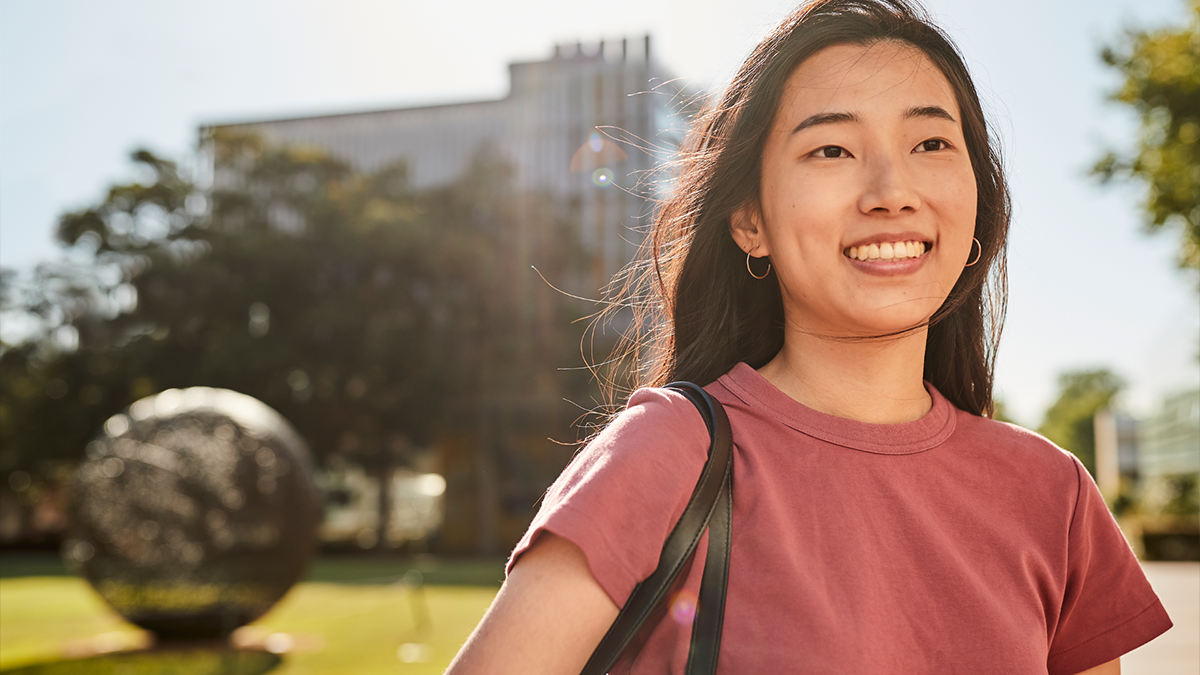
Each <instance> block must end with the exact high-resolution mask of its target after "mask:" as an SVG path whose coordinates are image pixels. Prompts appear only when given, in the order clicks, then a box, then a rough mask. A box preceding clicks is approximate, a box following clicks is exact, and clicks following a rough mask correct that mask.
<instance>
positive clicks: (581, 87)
mask: <svg viewBox="0 0 1200 675" xmlns="http://www.w3.org/2000/svg"><path fill="white" fill-rule="evenodd" d="M509 77H510V91H509V93H508V95H507V96H506V97H504V98H502V99H499V100H491V101H477V102H468V103H457V104H450V105H434V106H424V107H414V108H399V109H394V110H377V111H370V112H355V113H346V114H336V115H321V116H315V117H298V118H285V119H274V120H261V121H253V122H239V123H232V124H221V125H210V126H205V127H202V128H201V144H202V147H203V145H204V143H205V139H207V138H211V136H212V134H213V133H214V132H217V131H225V132H233V133H246V134H253V135H255V136H258V137H260V138H261V139H262V140H263V141H265V142H267V143H269V144H295V145H304V146H310V147H315V148H318V149H320V150H322V151H324V152H326V153H328V154H329V155H330V156H332V157H334V158H337V159H339V160H341V161H344V162H346V163H347V164H349V165H350V166H351V167H353V168H354V169H356V170H359V171H363V172H371V171H376V170H379V169H381V168H384V167H386V166H389V165H393V164H396V163H398V162H404V163H405V164H406V165H407V169H408V176H409V180H410V182H411V184H412V186H413V187H414V188H418V189H420V188H429V187H437V186H440V185H445V184H449V183H452V182H454V181H455V180H456V179H458V178H459V177H461V176H462V175H463V174H464V173H465V172H466V170H467V169H468V167H469V166H470V165H471V163H472V161H473V160H474V159H475V158H476V157H477V156H479V155H480V153H484V152H490V153H495V154H497V155H498V156H499V157H500V159H502V160H503V161H504V163H505V164H506V165H507V166H509V167H510V168H511V169H512V171H513V176H512V179H513V184H514V185H515V187H516V188H517V190H519V191H520V193H521V194H524V195H530V196H536V197H537V198H539V199H543V200H550V201H551V202H552V208H553V212H554V213H556V214H558V215H559V216H560V217H563V218H565V219H567V220H568V221H569V222H572V223H576V224H577V226H578V227H579V236H580V240H581V243H582V244H583V246H584V249H585V251H586V252H587V254H588V258H589V259H590V260H591V261H592V267H593V269H592V270H591V274H590V275H589V276H591V277H592V278H593V279H595V280H597V281H600V282H601V284H603V283H604V282H606V281H607V280H608V279H609V278H610V277H611V276H612V275H613V274H614V273H616V272H617V271H619V270H620V269H621V268H622V267H623V266H624V265H625V263H627V262H628V261H629V260H630V259H631V257H632V256H633V254H634V252H635V250H636V248H637V246H638V245H639V244H640V243H641V240H642V238H643V235H642V229H641V228H639V227H638V225H639V223H640V219H641V218H643V217H644V216H645V215H646V214H647V213H649V211H650V208H651V200H652V199H653V197H654V196H655V194H656V191H657V188H656V185H657V182H658V181H659V180H660V177H657V176H655V175H654V174H653V173H652V172H653V170H654V169H655V168H656V167H658V166H660V165H661V163H662V162H663V161H664V160H667V159H669V158H670V157H671V156H673V154H674V152H675V150H676V148H677V147H678V145H679V143H680V142H681V140H682V137H683V130H684V129H685V127H686V125H687V124H688V119H689V117H690V114H691V113H692V112H694V110H695V108H696V99H697V96H696V95H695V93H693V92H690V91H688V90H686V89H683V88H680V87H678V86H677V85H676V84H675V83H674V82H673V81H672V80H671V79H670V78H669V77H668V76H667V74H666V73H665V72H663V70H662V69H661V68H660V67H659V66H658V64H657V62H656V61H655V60H654V58H653V57H652V53H651V41H650V37H649V36H646V37H645V38H644V39H641V40H636V41H629V40H621V41H620V42H615V43H613V42H610V43H605V42H600V43H598V44H594V45H590V46H585V45H582V44H576V45H571V46H562V45H560V46H556V47H555V49H554V53H553V55H552V56H551V58H549V59H547V60H545V61H534V62H528V63H513V64H510V65H509ZM230 180H236V178H235V177H234V176H233V175H232V174H230V173H229V172H228V171H223V168H222V167H220V166H216V167H214V171H213V181H214V185H215V186H216V187H223V182H224V181H230ZM540 206H542V207H545V206H546V205H545V204H540Z"/></svg>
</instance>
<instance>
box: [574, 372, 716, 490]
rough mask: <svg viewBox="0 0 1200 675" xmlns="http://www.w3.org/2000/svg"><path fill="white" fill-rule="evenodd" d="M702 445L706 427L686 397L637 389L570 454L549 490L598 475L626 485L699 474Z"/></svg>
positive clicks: (705, 441) (705, 451)
mask: <svg viewBox="0 0 1200 675" xmlns="http://www.w3.org/2000/svg"><path fill="white" fill-rule="evenodd" d="M708 444H709V439H708V428H707V427H706V426H705V424H704V420H703V418H702V417H701V416H700V413H699V411H697V410H696V408H695V406H693V405H692V403H691V401H689V400H688V399H687V397H686V396H684V395H683V394H681V393H679V392H677V391H674V390H670V389H660V388H647V389H639V390H637V391H635V392H634V393H633V395H631V396H630V397H629V403H628V405H627V406H626V408H625V410H623V411H622V412H621V413H620V414H618V415H617V416H616V417H614V418H613V419H612V421H611V422H609V423H608V425H607V426H605V427H604V429H603V430H602V431H600V433H598V434H596V436H595V437H593V438H592V439H591V441H590V442H588V444H587V445H586V446H585V447H584V448H583V450H581V451H580V452H579V454H578V455H576V456H575V458H574V459H573V460H572V461H571V464H570V465H569V466H568V467H567V469H566V470H565V471H564V472H563V474H562V475H561V476H560V477H559V480H558V481H556V483H555V485H554V486H553V487H552V488H551V490H550V495H551V496H553V495H554V494H555V493H570V492H573V491H575V490H576V489H577V488H578V487H580V486H581V485H584V484H588V483H593V482H596V481H599V480H603V481H604V482H606V483H615V484H618V485H624V486H630V485H638V484H640V483H642V482H643V481H644V480H646V478H647V477H649V476H662V475H664V474H671V475H677V474H679V473H680V472H682V473H683V474H685V475H690V474H692V473H694V474H695V475H696V476H699V474H700V469H701V467H702V466H703V464H704V461H705V459H707V457H708ZM693 468H694V471H692V470H691V469H693ZM692 482H694V480H693V481H692Z"/></svg>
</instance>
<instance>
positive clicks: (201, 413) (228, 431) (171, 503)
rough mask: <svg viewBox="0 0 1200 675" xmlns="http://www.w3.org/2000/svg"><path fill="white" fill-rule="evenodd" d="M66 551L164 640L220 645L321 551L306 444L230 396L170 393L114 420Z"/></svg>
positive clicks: (84, 470) (86, 474)
mask: <svg viewBox="0 0 1200 675" xmlns="http://www.w3.org/2000/svg"><path fill="white" fill-rule="evenodd" d="M72 510H73V516H74V517H73V519H72V520H73V525H72V531H71V535H70V537H69V538H68V540H67V541H66V543H65V544H64V554H65V557H66V560H67V562H68V563H69V564H72V565H73V566H76V567H78V568H79V569H80V570H81V571H82V573H83V575H84V577H85V578H87V580H88V581H89V582H91V584H92V586H93V587H95V589H96V591H97V592H98V593H99V594H100V596H101V597H102V598H104V600H105V601H107V602H108V604H110V605H112V607H113V608H114V609H116V610H117V612H118V613H120V614H121V616H123V617H125V618H126V619H127V620H129V621H130V622H132V623H134V624H137V625H138V626H141V627H143V628H145V629H147V630H150V631H152V632H154V633H155V634H156V635H157V636H158V637H159V639H160V640H188V639H214V638H221V637H225V636H227V635H228V634H229V633H230V632H232V631H233V630H234V629H235V628H237V627H239V626H241V625H243V624H245V623H248V622H250V621H253V620H254V619H256V618H258V617H259V616H261V615H263V614H264V613H265V612H266V611H267V610H268V609H270V608H271V606H272V605H274V604H275V602H277V601H278V600H279V599H280V598H281V597H283V595H284V593H286V592H287V590H288V589H289V588H290V587H291V586H292V584H294V583H295V582H296V581H298V580H299V579H300V577H301V575H302V574H303V573H304V571H305V570H306V568H307V565H308V561H309V560H310V558H311V557H312V553H313V550H314V544H315V537H316V529H317V525H318V522H319V519H320V510H321V500H320V497H319V493H318V491H317V489H316V486H315V484H314V482H313V478H312V469H311V466H310V460H309V456H308V450H307V447H306V445H305V443H304V441H303V439H301V438H300V436H299V434H297V433H296V431H295V429H293V428H292V426H291V425H290V424H288V422H287V421H286V420H285V419H284V418H283V417H282V416H281V415H279V414H278V413H277V412H275V411H274V410H272V409H271V408H269V407H267V406H266V405H265V404H263V403H262V402H260V401H258V400H256V399H253V398H251V397H249V396H246V395H244V394H239V393H236V392H233V391H229V390H225V389H210V388H207V387H193V388H190V389H182V390H178V389H170V390H167V391H164V392H162V393H159V394H157V395H154V396H150V397H148V398H144V399H141V400H140V401H137V402H136V403H134V404H133V405H131V406H129V408H128V409H127V410H126V411H124V412H123V413H121V414H118V415H114V416H113V417H111V418H109V420H108V421H107V422H106V423H105V424H104V429H103V431H102V432H101V433H100V434H99V435H98V436H97V437H96V439H95V440H94V441H92V442H91V443H90V444H88V447H87V459H86V461H84V462H83V464H82V465H81V466H80V468H79V472H78V474H77V475H76V479H75V485H74V493H73V507H72Z"/></svg>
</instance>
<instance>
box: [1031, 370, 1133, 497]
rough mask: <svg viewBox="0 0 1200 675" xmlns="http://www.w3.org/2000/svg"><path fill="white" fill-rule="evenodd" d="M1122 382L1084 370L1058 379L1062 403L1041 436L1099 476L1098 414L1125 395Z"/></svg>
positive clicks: (1051, 411) (1050, 414) (1051, 410)
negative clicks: (1094, 419)
mask: <svg viewBox="0 0 1200 675" xmlns="http://www.w3.org/2000/svg"><path fill="white" fill-rule="evenodd" d="M1123 386H1124V383H1123V382H1122V381H1121V378H1119V377H1117V376H1116V375H1114V374H1113V373H1112V372H1111V371H1109V370H1107V369H1103V368H1102V369H1099V370H1080V371H1072V372H1067V373H1063V374H1062V375H1059V377H1058V400H1056V401H1055V402H1054V404H1053V405H1051V406H1050V408H1049V409H1048V410H1047V411H1046V416H1045V418H1044V419H1043V420H1042V425H1041V426H1040V427H1038V430H1037V431H1038V433H1040V434H1042V435H1043V436H1045V437H1046V438H1049V439H1050V440H1051V441H1054V442H1055V443H1057V444H1058V445H1059V446H1061V447H1062V448H1064V449H1065V450H1067V451H1069V452H1071V453H1072V454H1074V455H1075V456H1076V457H1078V458H1079V461H1081V462H1083V465H1084V466H1086V467H1087V469H1088V471H1090V472H1092V474H1093V475H1094V474H1095V472H1096V431H1095V427H1094V423H1093V421H1092V420H1093V418H1094V417H1095V415H1096V411H1098V410H1100V409H1102V408H1107V407H1108V406H1109V405H1111V404H1112V402H1113V399H1114V398H1115V397H1116V396H1117V394H1118V393H1119V392H1120V391H1121V388H1122V387H1123Z"/></svg>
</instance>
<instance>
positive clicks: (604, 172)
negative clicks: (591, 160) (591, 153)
mask: <svg viewBox="0 0 1200 675" xmlns="http://www.w3.org/2000/svg"><path fill="white" fill-rule="evenodd" d="M612 181H613V172H612V169H608V168H605V167H600V168H599V169H596V170H595V171H593V172H592V183H594V184H595V185H596V187H608V186H609V185H611V184H612Z"/></svg>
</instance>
